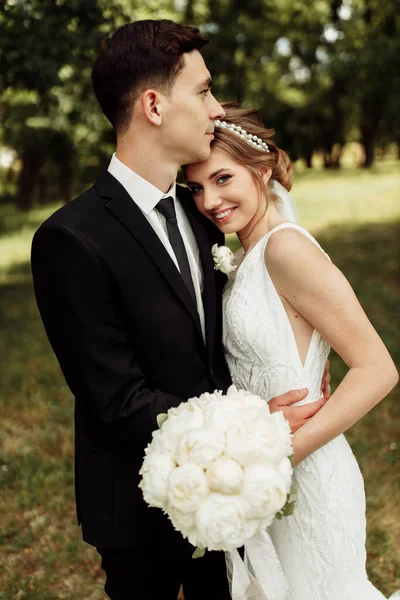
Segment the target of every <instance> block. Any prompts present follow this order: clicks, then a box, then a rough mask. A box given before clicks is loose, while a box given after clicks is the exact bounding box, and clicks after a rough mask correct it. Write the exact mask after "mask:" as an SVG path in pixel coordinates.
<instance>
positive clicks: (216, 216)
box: [211, 207, 235, 225]
mask: <svg viewBox="0 0 400 600" xmlns="http://www.w3.org/2000/svg"><path fill="white" fill-rule="evenodd" d="M234 210H235V207H231V208H226V209H225V210H220V211H218V212H217V213H212V214H211V216H212V219H213V221H214V223H216V224H217V225H224V223H227V222H228V221H229V219H230V218H231V216H232V214H233V211H234Z"/></svg>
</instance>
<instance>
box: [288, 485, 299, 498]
mask: <svg viewBox="0 0 400 600" xmlns="http://www.w3.org/2000/svg"><path fill="white" fill-rule="evenodd" d="M296 494H297V487H296V484H295V483H294V484H293V485H292V487H291V488H290V492H289V496H295V495H296Z"/></svg>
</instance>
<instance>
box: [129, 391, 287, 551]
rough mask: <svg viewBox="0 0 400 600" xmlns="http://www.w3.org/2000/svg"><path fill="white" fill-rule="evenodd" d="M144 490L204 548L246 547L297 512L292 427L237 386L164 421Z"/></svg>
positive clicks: (146, 466) (146, 464)
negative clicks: (277, 520) (292, 494)
mask: <svg viewBox="0 0 400 600" xmlns="http://www.w3.org/2000/svg"><path fill="white" fill-rule="evenodd" d="M158 424H159V427H160V428H159V429H158V430H157V431H155V432H153V439H152V441H151V443H150V444H149V445H148V446H147V448H146V451H145V453H146V455H145V458H144V461H143V465H142V468H141V470H140V474H141V475H142V479H141V482H140V484H139V486H140V488H141V489H142V492H143V497H144V499H145V501H146V502H147V503H148V504H149V505H150V506H154V507H158V508H161V509H162V510H163V511H164V512H165V513H167V515H168V517H169V519H170V520H171V521H172V524H173V526H174V527H175V529H177V530H178V531H180V532H181V533H182V535H183V536H184V537H185V538H187V539H188V540H189V542H190V543H191V544H192V545H193V546H196V547H197V548H198V550H197V554H196V553H195V554H196V555H197V556H198V555H201V554H202V553H203V551H204V549H206V548H207V549H208V550H225V551H230V550H234V549H235V548H239V547H241V546H242V545H243V544H244V543H245V542H246V541H247V540H248V539H250V538H251V537H253V536H254V535H255V534H256V533H257V532H258V531H259V530H261V529H264V528H266V527H268V526H269V525H270V524H271V523H272V521H273V519H274V517H275V516H278V517H281V516H282V514H290V513H291V511H292V509H293V503H292V502H289V503H288V499H289V496H290V492H291V480H292V465H291V461H290V459H289V458H288V457H289V456H290V455H291V454H292V453H293V449H292V444H291V437H292V436H291V433H290V427H289V424H288V422H287V421H286V419H285V418H284V416H283V414H282V413H281V412H276V413H272V414H271V413H270V411H269V408H268V404H267V403H266V401H265V400H263V399H262V398H260V397H259V396H255V395H252V394H251V393H250V392H247V391H244V390H237V389H236V388H235V387H234V386H231V387H230V388H229V389H228V392H227V394H226V395H223V394H222V392H218V391H216V392H214V393H213V394H209V393H205V394H202V395H201V396H200V397H199V398H190V399H189V400H188V401H187V402H183V403H182V404H180V405H179V406H178V407H177V408H171V409H170V410H169V411H168V414H164V415H159V416H158Z"/></svg>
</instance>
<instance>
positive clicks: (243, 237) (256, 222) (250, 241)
mask: <svg viewBox="0 0 400 600" xmlns="http://www.w3.org/2000/svg"><path fill="white" fill-rule="evenodd" d="M284 222H285V219H283V218H282V217H281V215H280V214H279V213H278V211H277V210H276V208H275V206H274V205H270V206H269V207H268V210H267V211H266V213H265V214H264V215H261V216H260V215H258V214H256V215H254V217H253V218H252V219H251V221H250V222H249V223H248V224H247V225H246V227H245V228H244V229H242V230H241V231H238V232H237V236H238V238H239V241H240V243H241V244H242V247H243V250H244V251H245V252H248V251H249V250H250V249H251V248H252V247H253V246H254V244H256V243H257V242H258V241H259V240H260V239H261V238H262V237H264V235H266V234H267V233H269V232H270V231H271V230H272V229H274V228H275V227H277V226H278V225H280V224H281V223H284Z"/></svg>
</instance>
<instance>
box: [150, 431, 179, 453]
mask: <svg viewBox="0 0 400 600" xmlns="http://www.w3.org/2000/svg"><path fill="white" fill-rule="evenodd" d="M151 435H152V438H153V439H152V441H151V442H150V444H148V446H147V448H146V449H145V454H146V455H148V454H152V453H153V452H155V453H157V454H168V455H169V456H170V458H171V459H172V460H173V459H174V456H175V450H176V440H175V437H174V436H168V435H163V434H162V432H161V429H156V430H155V431H153V433H152V434H151Z"/></svg>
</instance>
